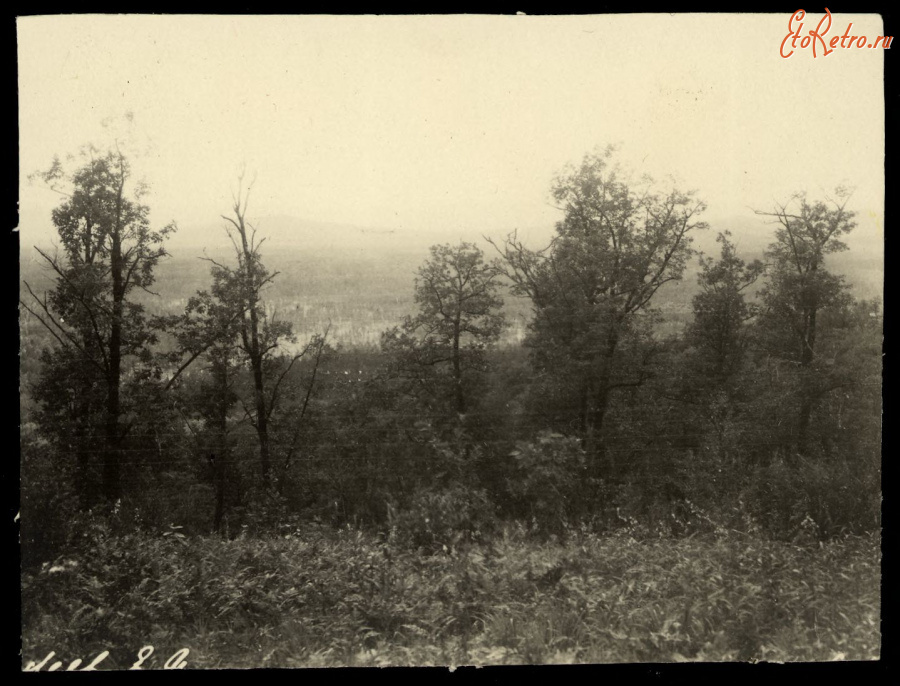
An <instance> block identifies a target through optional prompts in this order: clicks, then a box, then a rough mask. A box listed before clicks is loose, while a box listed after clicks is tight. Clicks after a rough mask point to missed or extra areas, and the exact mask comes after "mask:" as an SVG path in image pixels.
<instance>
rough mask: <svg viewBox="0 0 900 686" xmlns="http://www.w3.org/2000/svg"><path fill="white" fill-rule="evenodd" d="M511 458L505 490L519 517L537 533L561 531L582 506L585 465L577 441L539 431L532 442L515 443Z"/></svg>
mask: <svg viewBox="0 0 900 686" xmlns="http://www.w3.org/2000/svg"><path fill="white" fill-rule="evenodd" d="M512 458H513V459H514V461H515V471H514V473H513V475H512V476H510V478H509V480H508V487H509V490H510V492H511V494H512V495H513V496H514V497H515V498H517V499H518V500H519V502H520V503H521V505H522V510H523V514H524V515H525V516H526V517H528V519H530V520H531V521H532V522H533V523H534V525H535V528H536V529H538V530H543V531H548V532H557V531H560V530H562V529H563V528H564V527H565V525H566V523H567V521H568V519H569V518H570V517H572V516H574V515H576V514H579V513H580V511H581V509H582V507H583V505H584V502H583V496H584V492H583V488H584V484H585V477H586V475H587V469H586V466H587V465H586V462H585V455H584V450H583V449H582V447H581V444H580V443H579V441H578V439H577V438H571V437H567V436H563V435H561V434H557V433H551V432H543V433H541V434H539V435H538V438H537V440H536V441H533V442H524V441H523V442H519V443H517V444H516V449H515V450H514V451H513V453H512Z"/></svg>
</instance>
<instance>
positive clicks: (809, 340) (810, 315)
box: [797, 265, 818, 455]
mask: <svg viewBox="0 0 900 686" xmlns="http://www.w3.org/2000/svg"><path fill="white" fill-rule="evenodd" d="M815 272H816V265H813V266H812V268H811V273H813V274H815ZM808 297H809V298H810V300H811V302H809V303H808V310H807V315H806V326H805V327H804V328H805V332H804V334H805V335H804V336H803V351H802V353H801V356H800V413H799V417H798V420H797V452H798V453H799V454H800V455H807V454H808V453H809V421H810V417H811V416H812V407H813V389H812V387H811V386H812V378H811V376H812V375H811V374H810V368H811V367H812V363H813V359H814V358H815V354H816V318H817V314H818V303H817V302H815V294H814V293H811V294H810V295H809V296H808Z"/></svg>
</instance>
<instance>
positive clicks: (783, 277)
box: [757, 188, 856, 453]
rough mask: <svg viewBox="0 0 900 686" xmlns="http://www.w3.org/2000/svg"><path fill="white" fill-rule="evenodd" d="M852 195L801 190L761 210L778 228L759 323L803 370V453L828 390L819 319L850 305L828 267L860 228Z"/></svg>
mask: <svg viewBox="0 0 900 686" xmlns="http://www.w3.org/2000/svg"><path fill="white" fill-rule="evenodd" d="M849 197H850V193H849V192H848V191H847V190H846V189H843V188H838V189H837V191H836V194H835V197H834V198H826V199H825V200H824V201H822V200H818V201H813V202H811V201H808V200H807V198H806V195H805V194H803V193H797V194H795V195H794V196H793V197H792V198H791V200H790V201H789V202H787V203H785V204H783V205H777V206H776V208H775V210H774V211H772V212H757V214H760V215H762V216H766V217H771V218H773V220H774V222H775V223H776V224H777V225H778V226H779V228H778V229H777V231H776V232H775V241H774V242H773V243H772V244H771V245H770V246H769V250H768V252H767V258H768V260H769V262H770V269H769V273H770V276H769V280H768V283H767V284H766V285H765V287H764V288H763V290H762V300H763V304H764V309H763V311H762V312H761V316H760V322H759V323H760V332H761V334H762V336H761V339H762V341H763V344H764V346H765V347H766V349H767V350H768V351H769V353H770V354H772V355H774V356H775V357H777V358H778V359H780V360H783V361H785V362H787V363H789V364H791V365H793V366H795V367H796V368H797V369H798V371H799V377H798V382H799V385H800V389H799V396H800V400H799V409H798V413H797V417H798V418H797V441H796V444H797V450H798V451H799V452H801V453H803V452H805V451H806V450H807V448H808V439H809V424H810V417H811V414H812V411H813V407H814V405H815V402H816V400H817V399H818V398H820V397H821V396H822V394H823V392H827V389H826V388H823V387H822V385H821V384H820V383H819V382H820V381H821V379H822V375H821V374H820V373H818V372H817V370H816V367H817V360H816V351H817V343H818V338H819V335H820V324H819V319H820V316H821V314H822V313H823V312H824V311H827V310H831V309H840V308H843V307H846V306H847V305H848V304H849V301H850V295H849V289H848V287H847V284H846V283H845V282H844V279H843V277H841V276H838V275H836V274H833V273H831V272H830V271H828V269H827V268H826V267H825V258H826V257H827V256H828V255H830V254H832V253H835V252H840V251H843V250H846V249H847V246H846V244H845V243H843V242H842V241H841V240H840V239H841V238H842V237H843V236H845V235H846V234H848V233H849V232H850V231H852V230H853V228H854V227H855V226H856V222H855V221H854V216H855V213H853V212H850V211H848V210H847V208H846V206H847V202H848V200H849Z"/></svg>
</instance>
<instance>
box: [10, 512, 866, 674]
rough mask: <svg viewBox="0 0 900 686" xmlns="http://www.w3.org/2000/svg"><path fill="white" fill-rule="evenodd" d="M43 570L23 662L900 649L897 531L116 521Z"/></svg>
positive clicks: (273, 663) (30, 596) (206, 662)
mask: <svg viewBox="0 0 900 686" xmlns="http://www.w3.org/2000/svg"><path fill="white" fill-rule="evenodd" d="M90 546H91V547H90V549H85V551H84V552H81V553H77V554H72V555H68V556H64V557H62V558H60V559H58V560H57V561H56V562H54V563H52V564H46V565H44V567H43V569H41V570H40V571H38V572H36V573H25V574H24V575H23V580H22V593H23V617H24V622H23V665H25V664H27V663H28V662H30V661H38V662H39V661H41V660H43V658H44V657H45V656H46V655H47V654H48V653H49V652H50V651H51V650H52V651H54V652H55V653H56V656H55V657H54V658H53V659H54V660H61V661H62V662H63V665H64V666H63V669H64V668H65V665H68V664H69V662H71V661H72V660H74V659H76V658H80V659H83V660H84V661H85V663H84V664H87V663H88V662H90V660H91V659H93V658H94V657H95V656H96V655H97V654H98V653H100V652H102V651H104V650H108V651H110V655H109V657H108V658H107V659H106V660H105V661H104V662H103V663H102V664H101V665H99V667H98V668H99V669H113V668H127V667H129V666H131V664H132V663H134V662H135V660H136V659H137V658H136V656H137V653H138V651H139V650H140V649H141V647H142V646H146V645H152V646H154V648H155V652H154V654H153V655H152V656H150V657H149V658H148V659H147V660H146V661H145V662H144V664H143V666H144V667H145V668H150V669H152V668H160V667H162V665H163V663H164V662H165V661H166V660H167V659H168V658H169V657H170V656H171V655H172V654H173V653H175V652H177V651H178V650H179V649H181V648H189V649H190V654H189V655H188V656H187V658H186V660H187V667H188V668H216V667H231V668H244V667H301V666H326V665H348V666H350V665H352V666H364V665H379V666H380V665H433V664H438V665H468V664H520V663H571V662H578V663H597V662H599V663H608V662H636V661H641V662H647V661H651V662H670V661H685V660H707V661H729V660H768V661H795V660H804V661H806V660H816V661H819V660H840V659H846V660H871V659H877V658H878V657H879V655H880V642H881V638H880V562H879V560H880V552H879V539H878V537H875V536H872V537H865V538H858V537H857V538H845V539H841V540H836V541H832V542H830V543H826V544H824V545H821V546H820V545H818V544H812V545H809V546H804V547H798V546H794V545H790V544H786V543H779V542H773V541H764V540H757V539H752V538H749V537H746V536H740V535H737V534H734V535H733V536H732V535H728V536H724V537H722V536H719V537H716V538H712V537H710V538H700V537H694V538H687V539H651V540H636V539H635V538H632V537H630V536H627V535H621V536H598V535H595V534H591V533H586V532H580V533H576V534H573V535H570V536H568V537H567V538H566V540H565V541H562V542H560V541H550V542H538V541H535V540H533V539H530V538H528V537H527V536H525V535H524V534H523V533H522V532H521V531H515V530H510V531H507V533H506V534H505V535H504V536H501V537H498V538H496V539H495V540H493V541H492V542H490V543H484V544H478V545H465V546H457V547H455V548H452V549H448V550H443V549H441V550H438V551H436V552H434V553H433V554H427V553H424V552H422V551H411V550H408V549H405V548H403V547H402V546H399V545H396V544H393V543H389V542H384V541H382V540H380V539H378V538H376V537H374V536H371V535H368V534H365V533H362V532H359V531H355V530H349V529H345V530H341V531H339V532H329V531H316V530H312V531H306V532H302V533H298V534H296V535H290V536H285V537H280V538H269V539H255V538H238V539H236V540H232V541H229V540H223V539H221V538H214V537H203V538H186V537H183V536H181V535H180V534H178V533H177V532H169V533H168V534H167V535H158V536H149V535H137V534H133V535H126V536H123V537H114V536H111V535H107V534H105V533H103V532H102V531H101V532H99V533H97V532H95V533H94V534H92V537H91V539H90Z"/></svg>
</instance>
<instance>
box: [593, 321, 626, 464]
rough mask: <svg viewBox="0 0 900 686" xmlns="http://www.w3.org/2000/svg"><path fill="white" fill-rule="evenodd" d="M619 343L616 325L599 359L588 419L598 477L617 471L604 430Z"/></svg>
mask: <svg viewBox="0 0 900 686" xmlns="http://www.w3.org/2000/svg"><path fill="white" fill-rule="evenodd" d="M618 345H619V333H618V331H617V330H616V329H615V327H614V328H613V330H612V331H611V332H610V334H609V336H608V337H607V341H606V348H605V349H604V350H603V357H602V358H601V359H600V361H599V363H600V375H599V378H598V380H597V386H596V390H595V391H594V398H593V401H594V402H593V407H592V408H591V412H590V416H589V420H588V423H589V427H588V431H589V434H590V437H591V440H590V444H591V449H590V451H589V456H590V459H591V463H592V472H593V475H594V476H595V477H597V478H600V477H603V476H612V475H613V473H614V471H615V464H614V462H613V461H612V460H611V459H610V456H609V453H608V451H607V449H606V448H607V447H606V442H605V441H604V440H603V435H602V431H603V423H604V421H605V420H606V413H607V410H608V409H609V393H610V390H611V388H610V380H611V378H612V361H613V356H614V355H615V354H616V348H617V347H618Z"/></svg>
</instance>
